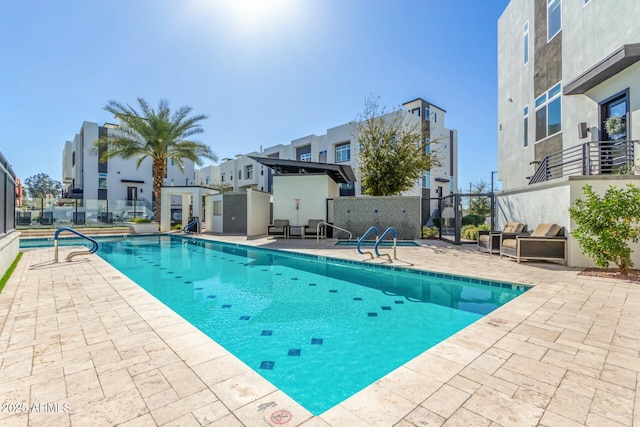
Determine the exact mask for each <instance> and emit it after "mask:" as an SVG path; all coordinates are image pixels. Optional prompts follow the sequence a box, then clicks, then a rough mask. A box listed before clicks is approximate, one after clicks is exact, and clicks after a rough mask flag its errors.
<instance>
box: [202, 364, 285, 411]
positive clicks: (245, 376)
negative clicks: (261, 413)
mask: <svg viewBox="0 0 640 427" xmlns="http://www.w3.org/2000/svg"><path fill="white" fill-rule="evenodd" d="M210 388H211V390H212V391H213V392H214V393H215V394H216V396H218V398H219V399H220V401H221V402H222V403H224V405H225V406H226V407H227V408H229V409H231V410H232V411H234V410H236V409H238V408H240V407H242V406H245V405H246V404H248V403H251V402H254V401H256V400H258V399H262V397H264V396H266V395H268V394H271V393H273V392H274V391H276V390H277V388H276V386H274V385H273V384H271V383H270V382H269V381H267V380H266V379H264V378H263V377H261V376H260V375H258V374H257V373H256V372H254V371H249V372H244V373H242V374H239V375H236V376H233V377H231V378H229V379H227V380H225V381H221V382H219V383H217V384H214V385H212V386H210Z"/></svg>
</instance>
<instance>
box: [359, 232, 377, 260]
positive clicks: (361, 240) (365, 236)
mask: <svg viewBox="0 0 640 427" xmlns="http://www.w3.org/2000/svg"><path fill="white" fill-rule="evenodd" d="M372 232H375V233H376V244H377V243H378V234H379V233H378V228H377V227H376V226H373V225H372V226H371V227H369V229H368V230H367V232H366V233H364V234H363V235H362V237H361V238H360V239H358V253H359V254H361V255H365V254H366V255H371V259H374V258H375V257H374V256H373V253H371V252H362V249H360V245H362V242H364V240H365V239H366V238H367V236H369V234H371V233H372Z"/></svg>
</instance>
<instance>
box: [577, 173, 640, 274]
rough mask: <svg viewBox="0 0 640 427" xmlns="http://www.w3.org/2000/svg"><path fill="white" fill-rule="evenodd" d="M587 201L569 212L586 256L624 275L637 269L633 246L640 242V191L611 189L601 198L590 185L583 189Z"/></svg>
mask: <svg viewBox="0 0 640 427" xmlns="http://www.w3.org/2000/svg"><path fill="white" fill-rule="evenodd" d="M582 191H583V192H584V195H585V199H584V200H583V199H577V200H576V203H575V205H574V206H572V207H570V208H569V215H570V216H571V219H572V220H574V221H575V223H576V228H575V230H573V231H572V232H571V235H572V236H573V237H575V238H576V240H577V241H578V243H579V244H580V247H581V248H582V252H583V253H584V254H585V255H587V256H589V257H590V258H592V259H593V261H594V263H595V264H596V265H597V266H598V267H602V268H607V267H609V265H610V263H613V264H615V265H617V266H618V268H619V269H620V274H621V275H626V274H628V273H629V268H631V267H633V262H632V261H631V248H630V247H629V242H634V243H637V242H638V241H639V240H640V228H639V227H638V223H640V188H638V187H636V186H634V185H633V184H628V185H627V188H626V189H623V188H618V187H614V186H613V185H611V186H609V189H608V190H607V191H606V192H605V194H604V196H603V197H602V198H601V197H600V196H599V195H597V194H596V193H595V192H594V191H593V189H592V188H591V186H590V185H585V186H584V187H583V188H582Z"/></svg>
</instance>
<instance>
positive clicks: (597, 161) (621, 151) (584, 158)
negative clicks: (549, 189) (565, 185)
mask: <svg viewBox="0 0 640 427" xmlns="http://www.w3.org/2000/svg"><path fill="white" fill-rule="evenodd" d="M636 144H638V141H637V140H634V141H631V140H628V141H594V142H586V143H584V144H581V145H576V146H574V147H570V148H567V149H565V150H562V151H558V152H555V153H552V154H549V155H548V156H546V157H544V158H543V159H542V161H541V162H540V165H539V166H538V169H537V170H536V172H535V174H533V176H532V177H531V179H530V180H529V184H536V183H538V182H544V181H549V180H550V179H555V178H561V177H563V176H570V175H584V176H589V175H615V174H622V173H629V172H630V171H631V169H632V168H633V166H634V149H635V146H636Z"/></svg>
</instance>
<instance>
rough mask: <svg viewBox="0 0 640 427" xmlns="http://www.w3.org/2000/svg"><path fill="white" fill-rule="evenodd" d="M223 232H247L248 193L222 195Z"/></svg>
mask: <svg viewBox="0 0 640 427" xmlns="http://www.w3.org/2000/svg"><path fill="white" fill-rule="evenodd" d="M222 232H223V233H246V232H247V193H243V194H233V193H231V194H224V195H223V196H222Z"/></svg>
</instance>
